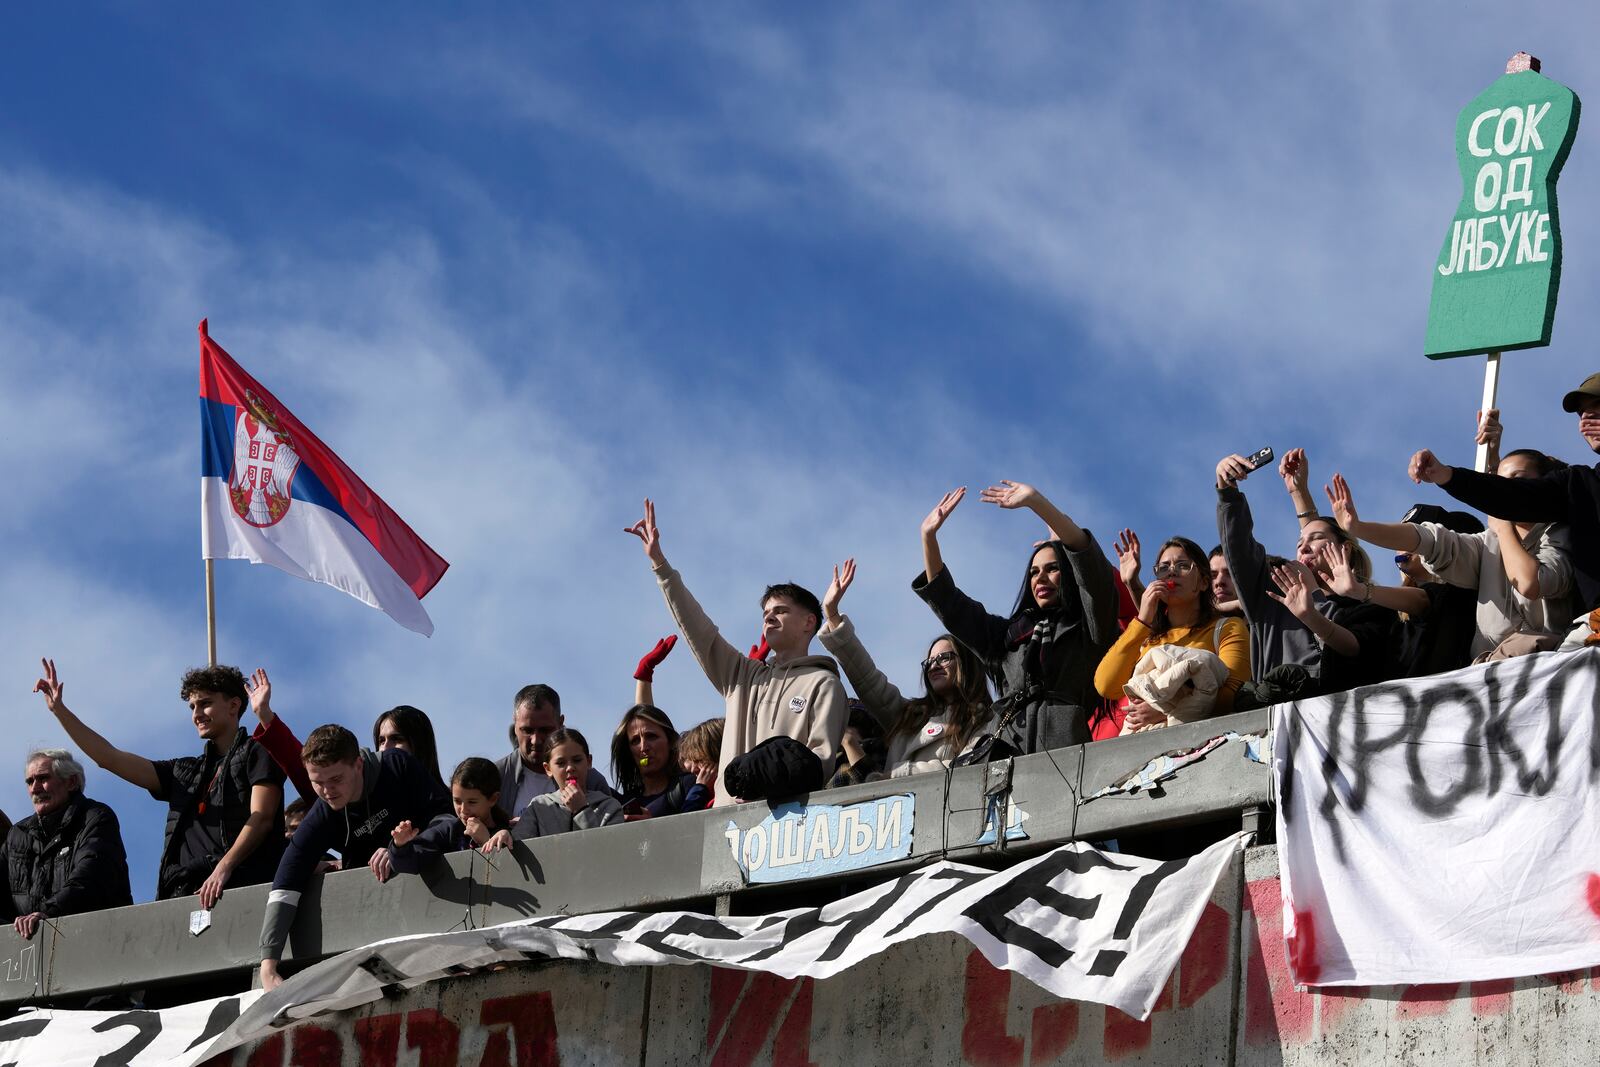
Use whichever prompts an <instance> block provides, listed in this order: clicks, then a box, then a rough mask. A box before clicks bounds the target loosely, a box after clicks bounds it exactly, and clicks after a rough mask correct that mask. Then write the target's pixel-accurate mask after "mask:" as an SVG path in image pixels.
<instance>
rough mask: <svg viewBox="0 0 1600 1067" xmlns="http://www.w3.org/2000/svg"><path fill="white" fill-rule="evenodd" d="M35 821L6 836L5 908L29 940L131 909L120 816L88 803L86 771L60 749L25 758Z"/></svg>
mask: <svg viewBox="0 0 1600 1067" xmlns="http://www.w3.org/2000/svg"><path fill="white" fill-rule="evenodd" d="M25 766H26V768H27V770H26V772H25V777H24V778H23V782H24V783H25V784H26V785H27V787H28V799H29V801H31V802H32V804H33V814H32V815H30V816H28V817H27V818H26V819H23V820H21V821H20V822H18V823H17V824H16V825H15V826H13V827H11V829H10V830H9V831H8V832H7V833H6V855H5V862H4V863H3V864H0V876H3V877H4V878H5V887H4V891H3V892H0V908H4V909H5V912H6V914H5V915H3V916H0V918H4V919H9V920H11V924H12V926H13V927H14V928H15V929H16V931H17V933H18V934H19V935H21V936H22V937H25V938H31V937H32V936H33V934H34V931H35V930H37V929H38V927H39V920H41V919H46V918H55V917H56V916H60V915H72V914H75V913H77V912H83V911H96V910H98V909H100V908H116V907H121V906H123V905H125V904H132V903H133V894H132V893H131V892H130V891H129V888H128V857H127V853H125V852H124V851H123V848H122V828H121V827H120V826H118V825H117V813H116V812H114V811H112V810H111V809H110V808H108V807H106V805H104V804H101V803H100V802H99V801H96V800H90V799H89V798H88V797H86V796H84V795H83V766H82V764H80V763H79V762H78V761H77V760H76V759H73V757H72V753H70V752H68V751H66V750H65V749H60V748H42V749H35V750H34V751H33V752H30V753H28V760H27V763H26V765H25Z"/></svg>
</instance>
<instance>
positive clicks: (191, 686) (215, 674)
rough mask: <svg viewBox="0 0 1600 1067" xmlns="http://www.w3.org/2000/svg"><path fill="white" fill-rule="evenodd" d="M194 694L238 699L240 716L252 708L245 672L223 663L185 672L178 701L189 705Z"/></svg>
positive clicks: (179, 689)
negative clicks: (245, 684) (208, 694)
mask: <svg viewBox="0 0 1600 1067" xmlns="http://www.w3.org/2000/svg"><path fill="white" fill-rule="evenodd" d="M192 693H220V694H221V695H222V696H225V697H236V698H238V701H239V712H240V714H243V713H244V709H245V708H247V707H249V706H250V693H249V692H248V691H247V690H246V689H245V687H244V674H243V672H241V671H240V670H239V668H238V667H229V666H228V665H226V664H223V663H218V664H215V665H213V666H210V667H191V668H189V669H188V670H187V671H184V672H183V681H181V682H179V683H178V699H179V700H182V701H183V702H184V703H188V701H189V696H190V694H192Z"/></svg>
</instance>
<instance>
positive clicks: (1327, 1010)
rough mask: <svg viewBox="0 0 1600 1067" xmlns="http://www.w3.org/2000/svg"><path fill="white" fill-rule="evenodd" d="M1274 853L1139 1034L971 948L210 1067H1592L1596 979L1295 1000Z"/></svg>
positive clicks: (634, 973) (543, 1004) (510, 1002)
mask: <svg viewBox="0 0 1600 1067" xmlns="http://www.w3.org/2000/svg"><path fill="white" fill-rule="evenodd" d="M1277 879H1278V871H1277V850H1276V849H1273V848H1258V849H1252V850H1250V851H1249V852H1248V853H1246V855H1245V856H1244V857H1242V858H1241V859H1240V860H1239V861H1237V862H1236V864H1235V866H1234V868H1233V870H1232V871H1231V872H1229V873H1228V874H1227V875H1225V876H1224V878H1223V879H1222V881H1221V882H1220V883H1219V884H1218V888H1217V891H1216V893H1215V894H1214V895H1213V898H1212V901H1211V906H1210V907H1208V908H1207V909H1206V911H1205V913H1204V915H1203V917H1202V919H1201V921H1200V925H1199V927H1198V929H1197V930H1196V933H1195V936H1194V938H1193V940H1192V941H1191V942H1190V944H1189V946H1188V948H1187V949H1186V951H1185V952H1184V955H1183V958H1182V960H1181V961H1180V963H1179V965H1178V968H1177V970H1176V972H1175V973H1174V974H1173V976H1172V979H1171V981H1170V982H1169V983H1168V985H1167V988H1166V990H1165V991H1164V992H1163V994H1162V997H1161V1000H1160V1001H1159V1003H1158V1006H1157V1008H1156V1011H1155V1013H1154V1014H1152V1016H1151V1017H1150V1019H1148V1020H1146V1021H1144V1022H1140V1021H1138V1020H1135V1019H1132V1018H1130V1017H1128V1016H1126V1015H1123V1014H1122V1013H1121V1012H1119V1011H1116V1010H1114V1009H1108V1008H1104V1007H1102V1006H1100V1005H1097V1004H1084V1003H1077V1002H1073V1001H1063V1000H1060V999H1058V998H1056V997H1053V996H1050V995H1049V994H1047V993H1045V992H1043V991H1042V990H1040V989H1039V988H1038V987H1036V986H1034V985H1033V984H1032V983H1030V982H1028V981H1027V980H1026V979H1023V978H1021V977H1019V976H1014V975H1011V974H1010V973H1008V972H1005V971H999V970H996V969H995V968H993V967H991V966H990V965H989V964H988V963H987V962H986V961H985V960H984V959H983V957H982V956H981V955H980V954H978V953H977V952H976V951H974V950H973V949H972V947H971V946H970V945H969V944H968V943H967V942H966V941H964V940H962V939H960V938H957V937H953V936H938V937H929V938H923V939H920V940H918V941H915V942H912V943H909V944H906V945H902V946H899V947H897V948H894V949H891V950H889V951H888V952H885V953H883V954H882V955H879V956H876V957H874V958H873V959H871V960H870V961H868V962H866V963H863V964H861V965H860V966H858V967H855V968H853V969H852V970H850V971H848V972H846V973H845V974H843V975H841V976H839V977H836V978H832V979H828V980H826V981H814V980H811V979H802V980H798V981H795V980H786V979H782V978H778V977H776V976H772V975H766V974H759V973H754V972H745V971H736V970H725V969H719V968H710V967H705V966H692V967H656V968H621V967H607V966H604V965H600V964H590V963H572V962H555V963H549V964H534V965H528V966H523V967H515V968H509V969H506V970H503V971H499V972H494V973H489V974H478V975H472V976H466V977H462V978H457V979H451V980H447V981H443V982H438V983H432V984H430V985H427V986H423V987H420V988H418V989H415V990H412V991H410V992H407V993H405V994H402V995H401V996H399V997H397V998H395V999H394V1000H390V1001H385V1002H383V1003H379V1004H374V1005H370V1006H368V1007H367V1008H365V1009H362V1010H360V1011H356V1012H343V1013H338V1014H335V1015H329V1016H327V1017H325V1018H320V1019H317V1020H314V1021H311V1022H307V1023H301V1024H299V1025H297V1026H294V1027H291V1028H289V1029H287V1030H285V1031H284V1032H282V1033H280V1034H277V1035H275V1036H273V1037H272V1038H269V1039H267V1040H264V1041H261V1042H257V1043H255V1044H253V1045H251V1046H248V1047H246V1048H242V1049H237V1050H235V1051H234V1052H232V1053H228V1054H224V1055H222V1056H219V1057H216V1058H215V1059H214V1060H212V1061H211V1063H212V1065H213V1067H224V1065H227V1067H313V1065H323V1064H328V1065H332V1064H350V1065H355V1064H362V1065H367V1067H391V1065H392V1067H402V1065H404V1067H410V1065H415V1067H513V1065H515V1067H534V1065H538V1067H546V1065H556V1064H564V1065H568V1067H574V1065H583V1064H604V1065H621V1064H628V1065H643V1067H671V1065H677V1064H697V1065H698V1064H711V1065H714V1067H768V1065H770V1067H806V1065H813V1064H814V1065H822V1064H834V1063H852V1062H862V1061H864V1062H869V1063H907V1064H919V1065H932V1064H973V1065H976V1067H1027V1065H1035V1064H1100V1063H1107V1062H1111V1063H1118V1064H1129V1065H1142V1064H1150V1065H1174V1067H1175V1065H1195V1064H1239V1065H1250V1067H1257V1065H1268V1064H1271V1065H1279V1064H1286V1065H1293V1064H1334V1063H1337V1064H1359V1065H1363V1067H1364V1065H1367V1064H1412V1063H1445V1064H1450V1065H1451V1067H1460V1065H1464V1064H1484V1065H1489V1064H1493V1065H1496V1067H1499V1065H1503V1064H1517V1065H1521V1064H1527V1065H1530V1067H1533V1065H1539V1067H1546V1065H1559V1064H1580V1063H1581V1064H1590V1063H1593V1062H1595V1061H1596V1058H1597V1054H1600V1047H1597V1043H1600V1042H1597V1038H1596V1036H1595V1035H1596V1033H1597V1032H1600V1031H1597V1027H1596V1025H1595V1024H1596V1023H1597V1022H1600V979H1597V978H1596V976H1595V975H1594V974H1593V973H1590V972H1585V973H1582V974H1572V975H1564V976H1559V977H1556V978H1541V979H1527V980H1519V981H1516V982H1506V983H1475V984H1472V985H1470V986H1467V985H1463V986H1460V987H1456V988H1450V989H1434V988H1428V987H1407V988H1395V989H1373V990H1351V991H1348V992H1341V993H1329V994H1317V993H1309V992H1302V991H1297V990H1296V989H1294V988H1293V986H1292V985H1290V984H1289V982H1288V977H1287V970H1286V968H1285V966H1284V963H1283V945H1282V931H1281V926H1280V923H1281V908H1280V905H1279V899H1278V881H1277Z"/></svg>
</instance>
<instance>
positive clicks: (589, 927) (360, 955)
mask: <svg viewBox="0 0 1600 1067" xmlns="http://www.w3.org/2000/svg"><path fill="white" fill-rule="evenodd" d="M1241 844H1242V835H1238V834H1236V835H1234V836H1233V837H1230V838H1228V839H1227V840H1226V841H1222V842H1219V843H1217V844H1215V845H1212V846H1211V847H1210V848H1208V849H1206V850H1205V851H1204V852H1202V853H1201V854H1200V855H1198V856H1194V857H1192V858H1190V859H1184V860H1171V861H1167V862H1160V861H1157V860H1148V859H1141V858H1139V857H1136V856H1125V855H1121V854H1118V853H1108V852H1101V851H1099V850H1098V849H1094V848H1091V847H1089V846H1088V845H1084V844H1081V843H1074V844H1070V845H1065V846H1062V847H1061V848H1058V849H1056V850H1055V851H1053V852H1050V853H1047V854H1045V855H1043V856H1040V857H1038V858H1037V859H1033V860H1030V861H1028V862H1026V863H1021V864H1018V865H1017V866H1015V867H1011V868H1008V869H1007V870H1004V871H1000V872H994V871H988V870H985V869H983V868H980V867H970V866H967V865H965V864H959V863H949V862H944V863H935V864H932V865H930V866H928V867H923V868H921V869H919V870H916V871H913V872H911V873H910V874H907V875H904V876H902V877H900V878H898V879H895V880H894V881H891V882H885V883H884V884H882V885H878V886H874V887H873V888H871V889H867V890H863V891H862V892H860V893H856V894H855V895H853V896H850V897H846V898H845V899H843V900H839V901H835V902H834V903H832V904H829V905H827V906H825V907H822V908H804V909H797V910H794V911H786V912H780V913H778V914H776V915H768V916H731V917H726V918H718V917H716V916H712V915H703V914H700V913H697V912H681V911H669V912H606V913H601V914H596V915H577V916H559V915H558V916H549V917H545V918H536V919H524V920H520V921H518V922H514V923H507V924H505V925H503V926H494V927H489V928H487V929H483V930H463V931H454V932H451V933H446V934H424V935H420V936H416V937H403V938H394V939H392V940H389V941H382V942H379V943H378V944H376V945H370V946H368V947H366V948H361V949H355V950H353V951H350V952H345V953H342V954H341V955H338V956H335V957H333V958H331V959H328V960H324V961H323V962H321V963H319V964H316V965H315V966H313V967H310V968H307V969H306V970H305V971H302V972H300V973H299V974H297V975H295V976H294V977H292V978H290V979H289V980H288V981H287V982H285V983H284V984H283V985H282V986H280V987H279V988H277V989H275V990H273V991H272V992H271V993H266V994H263V993H260V992H254V993H249V994H246V995H244V996H241V997H226V998H223V999H221V1000H218V1001H213V1002H208V1003H206V1004H203V1005H201V1004H191V1005H185V1006H184V1007H182V1008H175V1009H170V1010H166V1011H137V1012H121V1013H115V1012H70V1011H54V1012H52V1011H47V1010H37V1009H36V1010H30V1011H24V1012H22V1013H20V1014H18V1015H17V1016H15V1017H14V1018H13V1019H11V1020H8V1021H7V1022H6V1023H4V1024H0V1063H6V1064H15V1065H16V1067H32V1065H39V1067H69V1065H75V1064H83V1065H85V1067H89V1065H92V1064H95V1063H102V1064H104V1063H113V1062H114V1063H117V1064H122V1065H126V1067H142V1065H144V1064H155V1063H173V1064H182V1065H190V1067H192V1065H197V1064H200V1063H203V1062H204V1061H205V1060H207V1059H208V1058H210V1057H211V1056H214V1055H216V1054H218V1053H220V1052H224V1051H227V1050H228V1049H231V1048H235V1047H237V1046H239V1045H241V1044H244V1043H246V1042H249V1041H253V1040H255V1039H256V1038H259V1037H263V1036H266V1035H268V1034H271V1033H273V1032H274V1031H276V1030H278V1029H281V1028H282V1027H284V1026H286V1025H292V1024H293V1023H294V1022H297V1021H300V1020H302V1019H309V1018H311V1017H313V1016H317V1015H321V1014H323V1013H326V1012H332V1011H341V1010H347V1009H350V1008H355V1007H358V1006H360V1005H362V1004H366V1003H369V1002H371V1001H375V1000H378V999H379V998H380V997H382V996H383V995H384V991H385V990H386V989H389V990H393V989H394V988H395V987H403V988H410V987H413V986H418V985H422V984H423V983H425V982H431V981H436V980H439V979H442V978H447V977H449V976H451V975H459V974H464V973H468V972H471V971H475V970H477V969H479V968H483V967H489V966H492V965H495V964H501V963H516V962H525V961H528V960H547V959H574V960H598V961H600V962H602V963H613V964H634V965H639V964H645V965H660V964H696V963H711V964H716V965H717V966H720V967H739V968H744V969H747V970H756V971H768V972H771V973H773V974H777V975H780V976H782V977H785V978H797V977H801V976H809V977H813V978H828V977H831V976H833V975H836V974H838V973H840V972H841V971H844V970H846V969H848V968H849V967H851V966H854V965H855V964H856V963H859V962H860V961H862V960H864V959H866V958H867V957H869V956H871V955H873V954H875V953H878V952H881V951H883V950H884V949H885V948H887V947H889V946H890V945H893V944H897V943H899V942H902V941H909V940H911V939H912V938H916V937H922V936H924V935H926V934H933V933H941V932H943V933H956V934H960V935H961V936H963V937H965V938H966V939H967V940H969V941H971V942H972V943H973V945H974V946H976V947H977V948H978V950H979V951H981V952H982V953H983V955H984V956H985V957H986V958H987V959H988V960H989V962H990V963H992V964H994V965H995V966H997V967H1003V968H1005V969H1007V970H1011V971H1015V972H1016V973H1018V974H1021V975H1024V976H1025V977H1027V978H1029V979H1031V980H1032V981H1034V982H1036V983H1037V984H1039V985H1040V986H1042V987H1044V988H1045V989H1047V990H1049V991H1050V992H1052V993H1054V994H1056V995H1057V996H1061V997H1070V998H1073V999H1076V1000H1090V1001H1097V1002H1099V1003H1102V1004H1109V1005H1112V1006H1113V1007H1116V1008H1120V1009H1121V1010H1122V1011H1124V1012H1126V1013H1127V1014H1129V1015H1133V1016H1136V1017H1137V1018H1140V1019H1144V1018H1147V1017H1148V1016H1149V1014H1150V1010H1151V1008H1152V1007H1154V1005H1155V1001H1156V997H1157V996H1158V995H1159V994H1160V992H1161V989H1162V987H1163V986H1165V985H1166V982H1167V979H1168V977H1169V976H1170V975H1171V973H1172V969H1173V967H1174V966H1175V965H1176V964H1177V962H1178V957H1179V956H1180V955H1182V953H1183V950H1184V947H1185V946H1186V945H1187V944H1188V943H1189V938H1190V936H1191V935H1192V934H1193V932H1194V928H1195V924H1196V922H1198V921H1199V918H1200V913H1201V912H1202V911H1203V910H1204V909H1205V906H1206V903H1207V902H1208V901H1209V900H1210V899H1211V894H1212V892H1213V890H1214V889H1215V887H1216V883H1217V879H1218V877H1219V876H1220V875H1221V873H1222V871H1223V870H1224V869H1226V868H1227V866H1228V863H1229V861H1230V859H1232V858H1233V856H1234V855H1235V854H1236V853H1237V852H1238V851H1239V849H1240V847H1241ZM951 981H953V982H954V981H960V976H959V975H952V976H951ZM113 1020H115V1021H113ZM128 1026H132V1027H134V1028H135V1030H136V1031H137V1032H136V1033H135V1032H134V1031H128V1030H122V1029H118V1028H119V1027H128ZM110 1052H116V1055H115V1056H114V1057H113V1059H111V1060H101V1059H100V1057H101V1056H103V1055H105V1054H107V1053H110Z"/></svg>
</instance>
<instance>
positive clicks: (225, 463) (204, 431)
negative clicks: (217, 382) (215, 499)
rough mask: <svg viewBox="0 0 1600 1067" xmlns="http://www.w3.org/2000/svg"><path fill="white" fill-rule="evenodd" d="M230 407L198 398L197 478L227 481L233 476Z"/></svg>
mask: <svg viewBox="0 0 1600 1067" xmlns="http://www.w3.org/2000/svg"><path fill="white" fill-rule="evenodd" d="M234 421H235V416H234V407H233V405H232V404H223V403H219V402H218V401H215V400H210V399H207V398H206V397H201V398H200V477H202V478H221V479H223V480H224V481H226V480H227V478H228V475H230V474H232V473H233V430H234Z"/></svg>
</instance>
